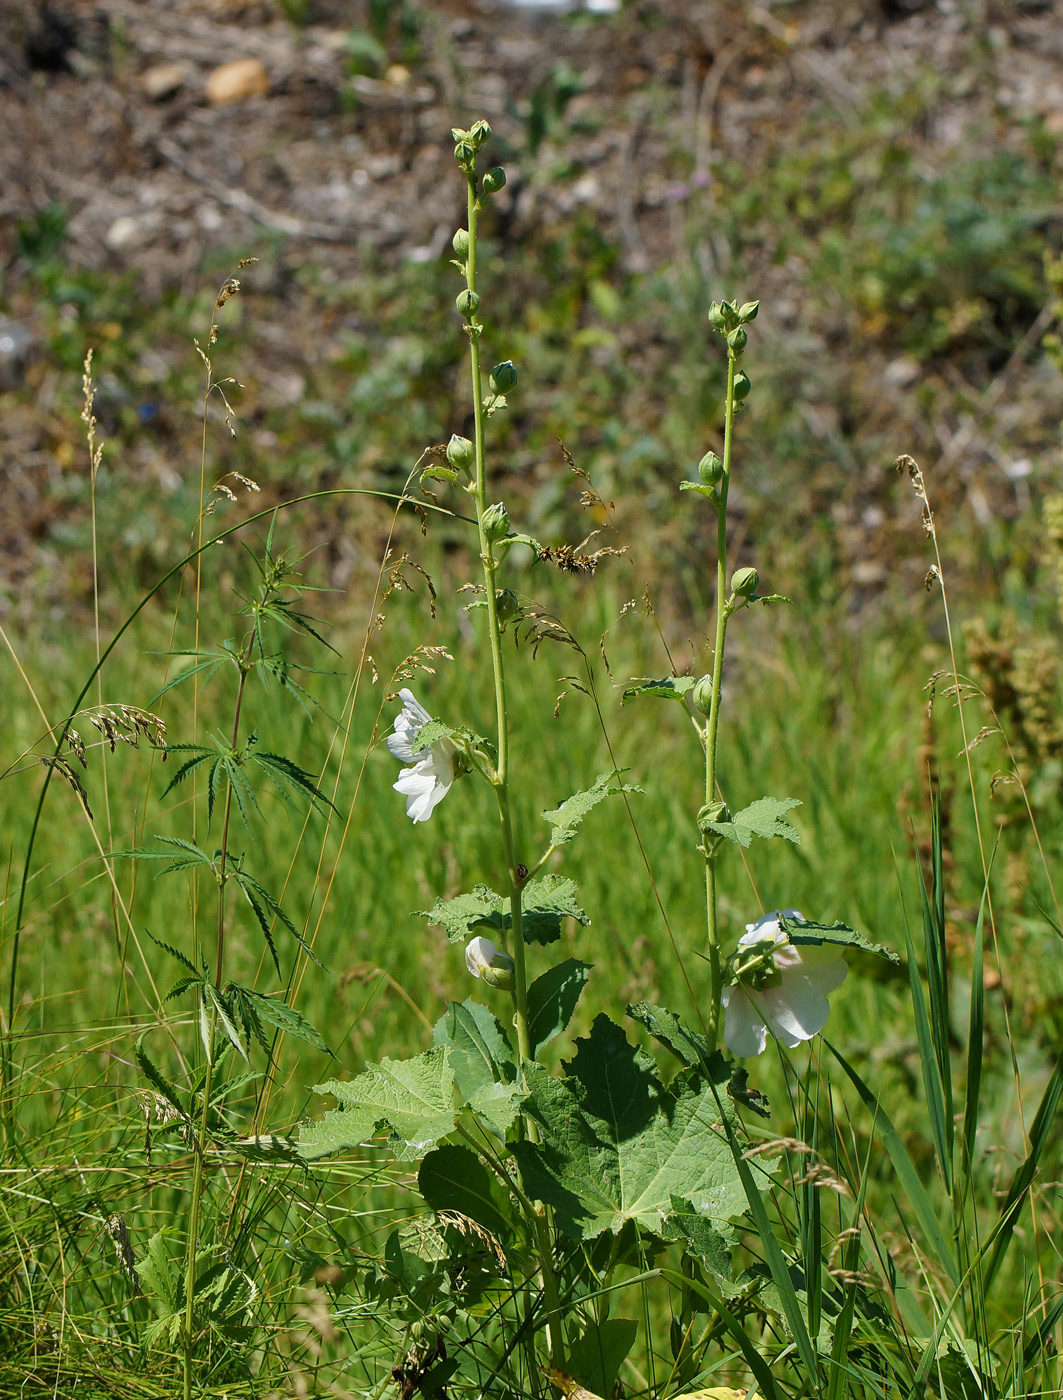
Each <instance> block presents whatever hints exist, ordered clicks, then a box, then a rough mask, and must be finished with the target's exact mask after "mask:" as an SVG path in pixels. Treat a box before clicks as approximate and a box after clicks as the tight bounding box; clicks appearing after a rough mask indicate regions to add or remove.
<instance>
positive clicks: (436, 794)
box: [388, 690, 454, 822]
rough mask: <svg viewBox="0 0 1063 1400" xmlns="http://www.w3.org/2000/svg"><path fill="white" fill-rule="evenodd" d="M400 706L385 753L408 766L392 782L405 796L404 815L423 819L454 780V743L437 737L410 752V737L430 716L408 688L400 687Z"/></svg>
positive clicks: (423, 820) (419, 729)
mask: <svg viewBox="0 0 1063 1400" xmlns="http://www.w3.org/2000/svg"><path fill="white" fill-rule="evenodd" d="M399 699H400V700H401V701H402V709H401V710H400V711H399V713H398V715H396V717H395V732H394V734H390V735H389V736H388V752H389V753H390V754H391V755H392V757H393V758H397V759H399V760H400V761H401V762H403V763H409V764H411V765H412V767H410V768H404V769H403V770H402V772H401V773H400V774H399V780H398V782H397V783H393V784H392V786H393V787H394V789H395V791H396V792H401V793H402V794H403V796H404V797H405V798H406V815H407V816H408V817H409V818H410V820H411V821H415V822H426V821H427V820H428V818H429V817H430V816H431V815H432V813H433V811H434V810H435V808H436V806H437V804H438V803H440V802H441V801H442V800H443V798H444V797H446V795H447V793H448V792H449V790H450V785H451V783H452V782H453V781H454V745H453V744H452V743H451V742H450V740H449V739H440V740H438V741H437V742H436V743H434V744H432V745H430V746H429V747H428V748H427V749H422V750H421V751H420V752H419V753H416V754H415V753H414V751H413V744H414V740H415V739H416V738H417V736H418V734H420V732H421V730H422V729H423V728H424V726H425V725H426V724H427V723H428V722H429V720H430V719H431V718H432V716H431V715H430V714H429V713H428V711H427V710H426V709H425V708H424V706H423V705H419V704H418V703H417V701H416V700H415V699H414V695H413V691H412V690H400V691H399Z"/></svg>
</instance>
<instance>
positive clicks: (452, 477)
mask: <svg viewBox="0 0 1063 1400" xmlns="http://www.w3.org/2000/svg"><path fill="white" fill-rule="evenodd" d="M457 479H458V474H457V472H456V471H455V470H454V468H453V467H444V466H442V465H440V466H432V467H425V468H424V469H423V470H422V472H421V476H420V480H421V481H422V482H424V481H447V482H450V484H451V485H453V484H454V482H456V481H457Z"/></svg>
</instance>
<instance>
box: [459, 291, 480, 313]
mask: <svg viewBox="0 0 1063 1400" xmlns="http://www.w3.org/2000/svg"><path fill="white" fill-rule="evenodd" d="M454 305H455V306H456V307H457V308H458V312H459V314H460V315H462V316H464V317H465V319H466V321H470V320H472V318H473V317H474V316H475V315H476V313H477V311H479V309H480V298H479V297H478V296H477V295H476V293H475V292H470V291H469V289H468V287H466V288H465V290H464V291H463V292H459V293H458V295H457V296H456V297H455V298H454Z"/></svg>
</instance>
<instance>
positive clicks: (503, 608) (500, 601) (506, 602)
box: [495, 588, 520, 622]
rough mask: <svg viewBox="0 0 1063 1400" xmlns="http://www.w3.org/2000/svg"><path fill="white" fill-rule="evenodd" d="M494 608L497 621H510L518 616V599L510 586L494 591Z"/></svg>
mask: <svg viewBox="0 0 1063 1400" xmlns="http://www.w3.org/2000/svg"><path fill="white" fill-rule="evenodd" d="M495 609H496V611H497V613H498V620H499V622H512V621H513V620H514V618H518V617H520V599H519V598H518V597H517V595H516V594H515V593H514V592H513V590H512V588H500V589H498V591H497V592H496V593H495Z"/></svg>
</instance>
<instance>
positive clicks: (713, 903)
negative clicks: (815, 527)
mask: <svg viewBox="0 0 1063 1400" xmlns="http://www.w3.org/2000/svg"><path fill="white" fill-rule="evenodd" d="M736 363H737V356H736V355H735V352H734V350H733V349H732V348H731V347H730V346H728V348H727V402H726V409H725V418H724V436H723V462H722V474H721V476H720V479H719V482H718V484H717V485H716V488H715V489H716V496H717V499H716V501H715V502H714V504H715V506H716V639H715V643H714V645H713V652H712V691H711V699H710V706H711V708H710V710H709V714H708V717H707V719H706V721H705V729H704V735H705V805H706V807H710V808H711V807H713V806H714V805H715V804H716V752H717V746H718V744H719V737H720V688H721V686H722V684H723V654H724V646H725V643H726V641H727V619H728V618H729V617H730V615H731V607H730V605H729V603H728V596H727V491H728V487H729V486H730V484H731V443H732V440H733V437H734V410H735V398H734V390H735V367H736ZM704 850H705V915H706V921H707V935H708V939H707V941H708V958H709V1017H708V1026H707V1030H708V1037H709V1040H710V1042H711V1045H712V1048H713V1049H715V1048H716V1042H717V1040H718V1039H719V1034H720V1008H721V1002H722V1000H723V963H722V960H721V958H720V930H719V909H718V898H717V892H716V862H717V860H718V858H719V842H718V841H714V840H713V839H712V838H711V837H709V836H706V839H705V844H704Z"/></svg>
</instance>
